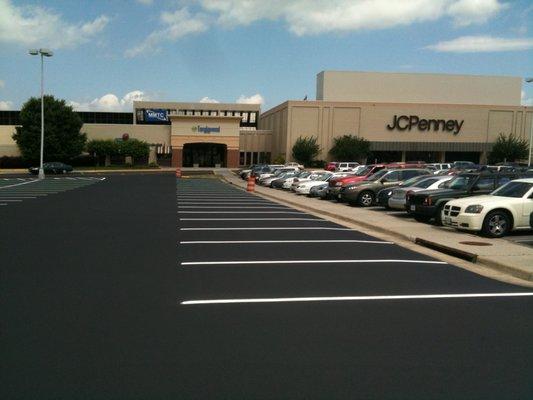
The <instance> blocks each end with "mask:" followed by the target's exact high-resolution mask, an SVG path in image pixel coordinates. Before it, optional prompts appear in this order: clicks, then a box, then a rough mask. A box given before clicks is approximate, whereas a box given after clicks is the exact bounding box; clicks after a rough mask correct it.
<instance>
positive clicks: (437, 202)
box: [406, 171, 521, 225]
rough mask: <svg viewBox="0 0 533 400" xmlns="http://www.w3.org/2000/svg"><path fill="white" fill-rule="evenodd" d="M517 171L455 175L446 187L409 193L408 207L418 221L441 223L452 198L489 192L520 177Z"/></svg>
mask: <svg viewBox="0 0 533 400" xmlns="http://www.w3.org/2000/svg"><path fill="white" fill-rule="evenodd" d="M520 177H521V174H517V173H493V172H490V171H488V172H468V173H462V174H459V175H457V176H455V177H454V178H453V179H452V180H450V181H449V183H448V188H446V189H433V190H421V191H419V192H414V193H411V194H408V195H407V198H406V208H407V211H408V212H409V213H410V214H412V215H413V216H414V217H415V219H416V220H417V221H418V222H429V221H430V220H431V219H433V218H434V219H435V223H436V224H437V225H441V224H442V221H441V212H442V209H443V208H444V205H445V204H446V203H447V202H448V201H449V200H452V199H459V198H462V197H468V196H477V195H481V194H488V193H490V192H492V191H493V190H495V189H497V188H499V187H500V186H502V185H503V184H504V183H507V182H509V181H511V180H513V179H517V178H520Z"/></svg>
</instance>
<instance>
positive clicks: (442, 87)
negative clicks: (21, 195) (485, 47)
mask: <svg viewBox="0 0 533 400" xmlns="http://www.w3.org/2000/svg"><path fill="white" fill-rule="evenodd" d="M521 89H522V79H521V78H519V77H504V76H472V75H448V74H409V73H375V72H341V71H323V72H320V73H319V74H318V75H317V82H316V100H311V101H308V100H302V101H295V100H288V101H286V102H284V103H282V104H280V105H278V106H276V107H273V108H271V109H270V110H267V111H265V112H263V113H261V110H260V106H259V105H255V104H238V103H232V104H224V103H183V102H144V101H142V102H134V103H133V108H134V109H133V112H132V113H100V112H79V115H80V117H81V118H82V120H83V122H84V125H83V128H82V130H83V131H84V132H86V133H87V136H88V139H89V140H90V139H115V138H121V137H122V135H123V134H124V133H127V134H129V137H131V138H137V139H141V140H145V141H147V142H149V143H151V144H153V145H155V146H156V148H157V151H158V153H159V154H161V155H162V154H169V155H170V154H171V158H172V165H173V166H176V167H180V166H182V167H193V166H200V167H215V166H224V167H230V168H235V167H238V166H240V165H247V164H252V163H257V162H269V161H271V160H273V159H274V158H276V157H277V156H280V155H281V156H283V157H285V159H286V160H287V161H293V160H292V158H291V149H292V146H293V145H294V143H295V141H296V140H297V139H298V138H299V137H309V136H314V137H317V138H318V143H319V145H320V148H321V154H320V155H319V157H318V158H319V159H322V160H330V159H331V157H330V156H329V154H328V152H329V150H330V149H331V147H332V146H333V142H334V139H335V138H336V137H339V136H343V135H356V136H360V137H364V138H366V139H368V140H369V141H370V143H371V149H372V159H371V160H368V161H369V162H370V161H372V162H373V161H375V160H376V161H378V162H387V161H419V160H422V161H427V162H445V161H456V160H468V161H474V162H485V161H486V158H487V153H488V152H489V151H490V149H491V147H492V145H493V143H494V141H495V140H496V139H497V137H498V135H499V134H501V133H502V134H505V135H509V134H511V133H512V134H514V135H515V136H518V137H520V138H525V139H526V140H529V136H530V130H531V129H532V120H533V107H524V106H521V105H520V100H521ZM17 123H18V112H17V111H0V156H2V155H18V154H19V153H18V148H17V146H16V144H15V143H14V142H13V140H12V139H11V135H12V133H13V132H14V129H15V126H16V125H17Z"/></svg>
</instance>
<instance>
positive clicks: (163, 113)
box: [144, 109, 168, 122]
mask: <svg viewBox="0 0 533 400" xmlns="http://www.w3.org/2000/svg"><path fill="white" fill-rule="evenodd" d="M144 121H145V122H168V114H167V110H162V109H152V110H144Z"/></svg>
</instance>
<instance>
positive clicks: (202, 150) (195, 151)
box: [183, 143, 227, 167]
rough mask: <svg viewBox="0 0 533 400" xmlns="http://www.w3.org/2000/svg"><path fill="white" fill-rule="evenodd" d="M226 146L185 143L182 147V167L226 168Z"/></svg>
mask: <svg viewBox="0 0 533 400" xmlns="http://www.w3.org/2000/svg"><path fill="white" fill-rule="evenodd" d="M226 154H227V146H226V145H225V144H217V143H187V144H185V145H184V146H183V166H184V167H216V166H220V167H226V163H227V159H226Z"/></svg>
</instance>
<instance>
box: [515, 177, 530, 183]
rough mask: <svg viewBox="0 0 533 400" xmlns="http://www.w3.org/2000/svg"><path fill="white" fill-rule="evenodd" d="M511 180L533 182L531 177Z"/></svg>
mask: <svg viewBox="0 0 533 400" xmlns="http://www.w3.org/2000/svg"><path fill="white" fill-rule="evenodd" d="M512 182H525V183H533V178H520V179H513V181H512Z"/></svg>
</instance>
